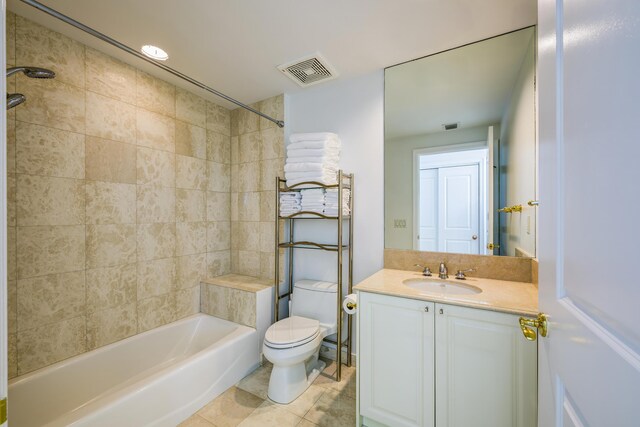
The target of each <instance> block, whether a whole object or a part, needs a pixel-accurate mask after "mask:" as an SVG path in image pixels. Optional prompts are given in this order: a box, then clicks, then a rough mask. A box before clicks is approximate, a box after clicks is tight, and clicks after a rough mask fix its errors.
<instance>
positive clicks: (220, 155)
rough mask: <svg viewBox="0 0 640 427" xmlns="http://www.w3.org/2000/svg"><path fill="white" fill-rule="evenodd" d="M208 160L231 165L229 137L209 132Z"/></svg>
mask: <svg viewBox="0 0 640 427" xmlns="http://www.w3.org/2000/svg"><path fill="white" fill-rule="evenodd" d="M207 160H210V161H212V162H217V163H226V164H229V163H231V138H230V137H229V136H228V135H224V134H221V133H217V132H214V131H211V130H210V131H207Z"/></svg>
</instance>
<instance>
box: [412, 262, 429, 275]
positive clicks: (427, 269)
mask: <svg viewBox="0 0 640 427" xmlns="http://www.w3.org/2000/svg"><path fill="white" fill-rule="evenodd" d="M414 266H415V267H420V268H422V275H423V276H427V277H429V276H431V269H429V267H427V266H426V265H420V264H414Z"/></svg>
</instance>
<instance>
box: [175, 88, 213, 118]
mask: <svg viewBox="0 0 640 427" xmlns="http://www.w3.org/2000/svg"><path fill="white" fill-rule="evenodd" d="M176 119H178V120H183V121H185V122H187V123H191V124H192V125H196V126H200V127H205V126H206V125H207V101H205V100H204V98H200V97H199V96H197V95H194V94H193V93H191V92H187V91H186V90H184V89H180V88H176Z"/></svg>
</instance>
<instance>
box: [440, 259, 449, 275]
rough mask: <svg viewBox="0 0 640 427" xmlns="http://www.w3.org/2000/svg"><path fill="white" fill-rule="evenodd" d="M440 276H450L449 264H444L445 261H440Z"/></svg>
mask: <svg viewBox="0 0 640 427" xmlns="http://www.w3.org/2000/svg"><path fill="white" fill-rule="evenodd" d="M438 277H439V278H441V279H448V278H449V270H447V266H446V265H444V261H442V262H441V263H440V268H439V269H438Z"/></svg>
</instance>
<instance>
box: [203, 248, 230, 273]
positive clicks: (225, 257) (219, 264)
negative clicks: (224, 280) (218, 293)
mask: <svg viewBox="0 0 640 427" xmlns="http://www.w3.org/2000/svg"><path fill="white" fill-rule="evenodd" d="M229 273H231V253H230V252H229V251H217V252H209V253H207V277H217V276H222V275H225V274H229Z"/></svg>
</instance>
